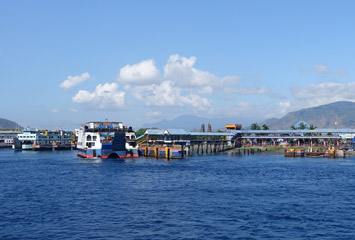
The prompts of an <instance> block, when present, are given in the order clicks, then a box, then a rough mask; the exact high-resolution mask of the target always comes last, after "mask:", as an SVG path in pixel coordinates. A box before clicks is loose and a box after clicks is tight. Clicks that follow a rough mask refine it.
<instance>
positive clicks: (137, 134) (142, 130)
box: [136, 128, 148, 137]
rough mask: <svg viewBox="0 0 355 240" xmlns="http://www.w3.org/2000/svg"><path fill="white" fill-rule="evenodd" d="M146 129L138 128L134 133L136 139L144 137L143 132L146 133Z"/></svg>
mask: <svg viewBox="0 0 355 240" xmlns="http://www.w3.org/2000/svg"><path fill="white" fill-rule="evenodd" d="M147 129H148V128H140V129H138V130H137V132H136V137H139V136H142V135H144V133H145V131H147Z"/></svg>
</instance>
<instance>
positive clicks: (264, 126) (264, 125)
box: [262, 124, 270, 130]
mask: <svg viewBox="0 0 355 240" xmlns="http://www.w3.org/2000/svg"><path fill="white" fill-rule="evenodd" d="M262 128H263V130H269V129H270V128H269V126H268V125H266V124H263V126H262Z"/></svg>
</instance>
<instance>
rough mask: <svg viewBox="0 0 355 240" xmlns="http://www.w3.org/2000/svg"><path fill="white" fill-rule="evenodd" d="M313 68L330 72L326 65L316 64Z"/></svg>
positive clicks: (321, 71) (320, 71) (317, 70)
mask: <svg viewBox="0 0 355 240" xmlns="http://www.w3.org/2000/svg"><path fill="white" fill-rule="evenodd" d="M313 70H314V71H315V72H318V73H328V67H327V66H325V65H314V66H313Z"/></svg>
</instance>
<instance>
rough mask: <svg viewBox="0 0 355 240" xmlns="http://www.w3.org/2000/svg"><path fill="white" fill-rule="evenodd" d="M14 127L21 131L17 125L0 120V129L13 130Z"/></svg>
mask: <svg viewBox="0 0 355 240" xmlns="http://www.w3.org/2000/svg"><path fill="white" fill-rule="evenodd" d="M16 126H17V127H18V128H19V129H22V127H21V126H20V125H17V123H15V122H13V121H10V120H7V119H5V118H0V129H15V128H16Z"/></svg>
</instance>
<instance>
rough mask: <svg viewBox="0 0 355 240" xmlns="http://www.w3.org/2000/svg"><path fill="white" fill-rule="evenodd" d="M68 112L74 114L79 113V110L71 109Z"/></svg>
mask: <svg viewBox="0 0 355 240" xmlns="http://www.w3.org/2000/svg"><path fill="white" fill-rule="evenodd" d="M68 110H69V111H70V112H73V113H77V112H79V111H78V110H77V109H74V108H69V109H68Z"/></svg>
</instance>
